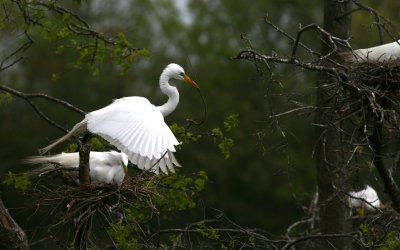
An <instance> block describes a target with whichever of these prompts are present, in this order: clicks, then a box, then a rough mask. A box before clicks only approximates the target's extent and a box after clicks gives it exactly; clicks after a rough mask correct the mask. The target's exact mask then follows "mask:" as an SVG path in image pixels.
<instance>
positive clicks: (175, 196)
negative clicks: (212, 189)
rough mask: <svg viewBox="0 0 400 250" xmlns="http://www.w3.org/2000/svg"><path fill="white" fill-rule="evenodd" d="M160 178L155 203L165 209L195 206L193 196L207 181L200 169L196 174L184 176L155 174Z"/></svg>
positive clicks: (181, 208)
mask: <svg viewBox="0 0 400 250" xmlns="http://www.w3.org/2000/svg"><path fill="white" fill-rule="evenodd" d="M157 178H159V180H160V183H161V185H160V188H158V195H157V196H156V197H155V200H154V202H155V204H157V206H158V207H160V208H163V210H166V211H183V210H187V209H191V208H194V207H196V202H195V199H194V198H195V197H196V194H198V193H199V192H200V191H202V190H203V189H204V187H205V184H206V182H207V178H208V177H207V175H206V173H205V172H204V171H200V172H198V173H197V175H196V176H194V177H193V178H192V177H186V176H184V175H180V174H171V175H166V176H157Z"/></svg>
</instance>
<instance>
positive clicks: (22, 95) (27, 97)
mask: <svg viewBox="0 0 400 250" xmlns="http://www.w3.org/2000/svg"><path fill="white" fill-rule="evenodd" d="M0 90H3V91H5V92H7V93H10V94H12V95H14V96H17V97H19V98H22V99H24V100H25V101H26V102H27V103H28V104H29V105H30V106H31V107H32V108H33V110H34V111H35V112H36V113H37V114H38V115H39V116H40V117H41V118H43V119H44V120H45V121H46V122H48V123H49V124H50V125H52V126H54V127H56V128H58V129H59V130H61V131H63V132H65V133H67V132H68V130H66V129H64V128H63V127H62V126H61V125H59V124H57V123H56V122H54V121H53V120H51V119H50V118H49V117H48V116H47V115H45V114H44V113H43V112H42V111H41V110H40V109H39V108H38V107H37V106H36V104H35V103H34V102H33V101H32V100H31V99H32V98H43V99H47V100H50V101H52V102H54V103H58V104H61V105H63V106H65V107H67V108H69V109H71V110H73V111H75V112H77V113H79V114H81V115H85V112H84V111H82V110H80V109H79V108H77V107H75V106H74V105H72V104H70V103H68V102H66V101H63V100H61V99H58V98H55V97H51V96H49V95H46V94H40V93H34V94H26V93H23V92H21V91H18V90H15V89H13V88H10V87H7V86H4V85H0Z"/></svg>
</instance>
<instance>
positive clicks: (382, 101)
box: [345, 60, 400, 127]
mask: <svg viewBox="0 0 400 250" xmlns="http://www.w3.org/2000/svg"><path fill="white" fill-rule="evenodd" d="M346 86H348V87H349V88H347V89H348V90H350V91H349V93H350V94H349V95H346V96H347V98H348V99H347V100H346V103H347V105H346V106H345V107H346V108H348V109H349V110H351V112H359V111H364V112H363V115H365V114H368V113H370V112H372V113H373V114H374V115H375V116H376V117H377V118H378V120H379V121H380V122H383V121H384V120H385V121H388V122H390V123H391V124H392V125H394V126H396V127H398V125H397V124H398V122H397V121H398V116H399V107H400V60H391V61H386V62H380V63H371V62H364V63H356V64H351V65H350V70H349V78H348V84H346Z"/></svg>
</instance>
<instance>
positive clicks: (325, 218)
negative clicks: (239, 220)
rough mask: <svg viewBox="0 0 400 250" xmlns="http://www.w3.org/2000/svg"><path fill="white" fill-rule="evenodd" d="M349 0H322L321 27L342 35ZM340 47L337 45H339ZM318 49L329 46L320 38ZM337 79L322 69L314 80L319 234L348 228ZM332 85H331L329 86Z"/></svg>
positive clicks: (329, 245)
mask: <svg viewBox="0 0 400 250" xmlns="http://www.w3.org/2000/svg"><path fill="white" fill-rule="evenodd" d="M350 7H351V2H350V1H346V0H345V1H337V0H325V1H324V29H325V30H326V31H328V32H329V33H330V34H332V35H333V36H336V37H339V38H343V39H346V38H348V37H350V31H351V14H349V13H350V12H349V10H350ZM339 49H340V48H339ZM321 50H322V53H323V54H326V53H328V52H329V51H331V50H332V48H331V47H329V46H328V45H327V43H325V42H324V41H322V47H321ZM334 81H336V82H337V81H338V79H337V78H336V77H334V76H332V75H329V74H326V73H322V74H321V81H319V82H318V84H317V106H318V107H319V109H318V110H317V112H316V115H315V123H316V125H317V126H316V130H315V131H316V140H317V142H316V150H315V159H316V165H317V166H316V167H317V184H318V191H319V208H320V212H319V216H320V225H319V227H320V230H321V233H322V234H342V233H346V232H348V231H349V229H350V224H349V221H348V213H349V211H348V210H349V209H348V208H347V205H346V202H345V201H346V197H345V194H344V193H343V191H345V185H344V182H345V179H346V169H344V166H345V164H344V162H343V157H344V156H343V155H342V153H341V149H342V145H343V144H342V142H341V136H340V129H339V128H340V124H337V123H336V121H338V120H339V118H340V106H339V107H338V104H337V103H336V96H335V94H336V91H337V89H336V86H339V84H337V83H334ZM332 86H334V87H333V88H332ZM321 244H322V246H321V245H319V246H318V247H317V249H350V248H351V242H349V240H348V239H346V238H335V239H332V240H325V241H321Z"/></svg>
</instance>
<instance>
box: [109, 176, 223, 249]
mask: <svg viewBox="0 0 400 250" xmlns="http://www.w3.org/2000/svg"><path fill="white" fill-rule="evenodd" d="M207 179H208V177H207V175H206V173H205V172H204V171H200V172H198V173H197V174H195V175H193V176H191V177H187V176H184V175H180V174H171V175H159V176H153V178H149V179H147V180H146V181H145V182H144V183H142V184H141V185H143V186H145V187H146V189H147V190H148V193H147V196H145V197H142V198H140V199H136V200H132V201H130V203H132V207H134V208H135V209H125V210H124V215H125V218H126V221H127V222H128V223H122V222H119V223H114V224H112V225H111V226H110V228H108V230H107V232H108V234H109V235H110V237H112V238H113V240H114V241H115V242H116V243H117V244H118V247H119V248H122V249H138V246H139V244H140V243H143V242H141V240H140V239H141V237H143V238H146V237H147V236H146V235H143V234H146V232H147V231H146V230H151V229H150V228H151V226H152V223H153V222H154V219H155V214H157V217H158V220H161V219H162V218H167V217H168V216H167V215H170V213H176V212H178V211H185V210H189V209H193V208H195V207H196V199H197V196H198V194H199V192H201V191H202V190H203V189H204V187H205V184H206V182H207ZM157 223H159V222H157ZM146 227H149V228H148V229H145V228H146ZM200 229H204V230H202V231H201V233H203V234H206V235H207V236H208V237H209V238H213V239H215V238H217V236H218V234H217V233H216V232H214V231H213V230H212V229H211V228H208V227H207V228H200ZM148 233H151V231H149V232H148ZM178 241H180V236H176V237H170V238H169V239H167V240H166V242H160V244H161V245H164V246H165V248H166V249H167V246H168V245H169V243H170V242H175V243H176V242H178ZM161 248H162V247H161Z"/></svg>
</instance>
